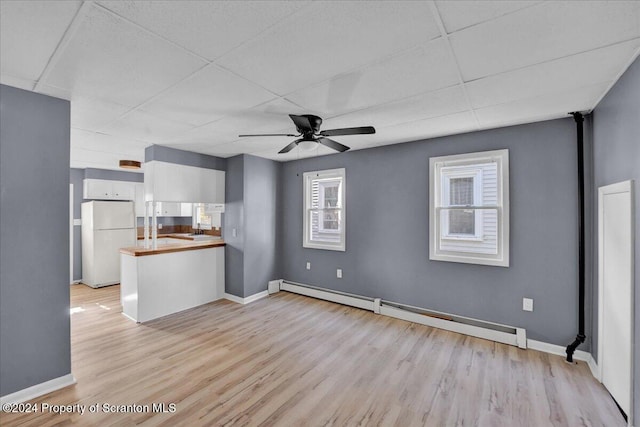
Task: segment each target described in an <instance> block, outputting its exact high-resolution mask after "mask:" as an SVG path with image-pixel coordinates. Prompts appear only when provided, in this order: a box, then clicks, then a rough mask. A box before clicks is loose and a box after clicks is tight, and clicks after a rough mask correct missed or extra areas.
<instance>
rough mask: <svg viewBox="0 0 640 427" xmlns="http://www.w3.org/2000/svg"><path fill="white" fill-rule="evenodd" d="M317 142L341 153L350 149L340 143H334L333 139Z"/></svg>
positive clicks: (320, 139)
mask: <svg viewBox="0 0 640 427" xmlns="http://www.w3.org/2000/svg"><path fill="white" fill-rule="evenodd" d="M317 141H318V142H319V143H320V144H322V145H326V146H327V147H329V148H333V149H334V150H336V151H339V152H341V153H342V152H344V151H347V150H348V149H349V147H347V146H346V145H342V144H340V143H339V142H336V141H334V140H333V139H329V138H318V139H317Z"/></svg>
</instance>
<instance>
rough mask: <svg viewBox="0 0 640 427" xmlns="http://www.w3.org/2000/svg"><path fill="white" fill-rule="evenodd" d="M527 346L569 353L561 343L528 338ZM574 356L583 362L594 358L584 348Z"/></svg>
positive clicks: (550, 352) (558, 354)
mask: <svg viewBox="0 0 640 427" xmlns="http://www.w3.org/2000/svg"><path fill="white" fill-rule="evenodd" d="M527 347H528V348H530V349H531V350H538V351H542V352H544V353H549V354H555V355H557V356H563V357H566V356H567V353H566V349H567V348H566V347H563V346H561V345H556V344H549V343H547V342H542V341H536V340H531V339H528V340H527ZM573 358H574V359H575V360H579V361H581V362H587V363H589V360H592V359H593V357H591V353H588V352H586V351H583V350H576V351H575V352H574V353H573Z"/></svg>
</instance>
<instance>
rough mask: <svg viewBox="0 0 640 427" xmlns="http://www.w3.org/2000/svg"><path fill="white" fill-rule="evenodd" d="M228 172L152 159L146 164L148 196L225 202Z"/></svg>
mask: <svg viewBox="0 0 640 427" xmlns="http://www.w3.org/2000/svg"><path fill="white" fill-rule="evenodd" d="M224 180H225V172H224V171H219V170H215V169H205V168H198V167H194V166H185V165H178V164H175V163H166V162H160V161H157V160H153V161H150V162H147V163H146V164H145V170H144V186H145V200H147V201H160V202H188V203H196V202H199V203H224Z"/></svg>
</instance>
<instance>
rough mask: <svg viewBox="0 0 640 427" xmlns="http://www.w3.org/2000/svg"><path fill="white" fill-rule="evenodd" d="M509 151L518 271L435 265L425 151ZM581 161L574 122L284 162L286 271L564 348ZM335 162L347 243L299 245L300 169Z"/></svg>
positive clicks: (571, 301) (570, 323)
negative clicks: (529, 307)
mask: <svg viewBox="0 0 640 427" xmlns="http://www.w3.org/2000/svg"><path fill="white" fill-rule="evenodd" d="M342 142H344V143H346V144H348V137H345V138H344V140H343V141H342ZM502 148H508V149H509V156H510V160H509V161H510V187H511V189H510V190H511V191H510V198H511V218H510V220H511V224H510V226H511V236H510V244H511V248H510V251H511V266H510V267H509V268H502V267H491V266H480V265H471V264H459V263H449V262H442V261H430V260H429V251H428V247H429V230H428V206H427V201H428V194H429V193H428V189H429V177H428V166H429V157H432V156H443V155H450V154H459V153H466V152H474V151H484V150H495V149H502ZM576 163H577V161H576V149H575V125H574V122H573V120H572V119H570V118H568V119H561V120H554V121H547V122H540V123H534V124H529V125H522V126H514V127H507V128H501V129H494V130H488V131H482V132H474V133H468V134H463V135H455V136H449V137H443V138H437V139H431V140H426V141H420V142H414V143H407V144H398V145H391V146H385V147H380V148H373V149H368V150H361V151H350V152H346V153H343V154H337V155H329V156H322V157H318V158H312V159H304V160H299V161H293V162H287V163H285V164H284V165H283V166H282V171H281V187H280V190H281V192H282V194H281V198H282V206H281V215H280V223H279V227H278V229H279V240H280V244H281V248H282V249H281V251H280V253H281V258H282V266H281V273H282V278H284V279H289V280H293V281H298V282H302V283H307V284H311V285H318V286H322V287H326V288H330V289H336V290H341V291H345V292H351V293H355V294H360V295H366V296H372V297H381V298H383V299H387V300H391V301H395V302H400V303H405V304H411V305H415V306H420V307H424V308H429V309H434V310H440V311H445V312H449V313H454V314H459V315H464V316H470V317H474V318H478V319H484V320H488V321H493V322H499V323H505V324H508V325H513V326H519V327H524V328H526V329H527V332H528V337H529V338H532V339H535V340H540V341H544V342H549V343H553V344H558V345H562V346H565V345H566V344H568V343H569V342H570V341H572V340H573V338H574V337H575V335H576V332H577V261H576V260H577V233H576V215H577V194H576V189H577V166H576ZM339 167H344V168H346V194H347V200H346V219H347V234H346V247H347V250H346V252H336V251H327V250H318V249H304V248H303V247H302V188H303V187H302V173H303V172H306V171H312V170H322V169H332V168H339ZM307 261H309V262H311V270H306V269H305V263H306V262H307ZM337 268H341V269H342V270H343V278H342V279H337V278H336V269H337ZM523 297H529V298H533V299H534V308H535V311H534V312H525V311H522V298H523ZM587 335H590V331H587ZM586 347H588V343H587V345H585V346H584V347H583V348H586Z"/></svg>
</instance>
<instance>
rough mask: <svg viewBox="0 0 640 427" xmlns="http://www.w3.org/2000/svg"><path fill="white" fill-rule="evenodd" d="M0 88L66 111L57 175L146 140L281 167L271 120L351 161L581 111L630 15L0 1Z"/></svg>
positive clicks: (594, 99)
mask: <svg viewBox="0 0 640 427" xmlns="http://www.w3.org/2000/svg"><path fill="white" fill-rule="evenodd" d="M0 41H1V45H0V66H1V70H0V71H1V78H0V81H1V82H2V83H3V84H7V85H11V86H15V87H19V88H23V89H28V90H32V91H36V92H40V93H43V94H47V95H52V96H56V97H60V98H65V99H69V100H70V101H71V127H72V131H71V165H72V166H73V167H99V168H107V169H116V168H117V161H118V159H121V158H128V159H136V160H144V148H145V147H146V146H148V145H151V144H161V145H166V146H170V147H174V148H179V149H184V150H190V151H195V152H200V153H205V154H211V155H216V156H221V157H229V156H233V155H236V154H239V153H250V154H253V155H256V156H261V157H265V158H269V159H275V160H282V161H286V160H292V159H297V158H303V157H308V156H317V155H325V154H331V153H334V152H333V151H332V150H329V149H326V148H324V147H320V148H319V149H317V150H312V151H301V150H300V149H294V150H293V151H291V152H290V153H288V154H285V155H282V154H277V153H278V151H279V150H280V149H281V148H282V147H284V146H285V145H287V144H288V143H289V142H290V141H291V140H292V139H293V138H287V137H264V138H242V139H241V138H238V134H241V133H264V132H267V133H282V132H285V133H295V127H294V125H293V123H292V122H291V121H290V120H289V118H288V116H287V114H305V113H310V114H316V115H319V116H321V117H323V118H324V124H323V126H322V128H323V129H330V128H338V127H352V126H367V125H371V126H375V128H376V130H377V133H376V134H375V135H357V136H342V137H335V139H336V140H338V141H339V142H341V143H343V144H346V145H348V146H350V147H351V148H352V149H364V148H369V147H374V146H380V145H387V144H396V143H401V142H407V141H414V140H418V139H423V138H432V137H437V136H443V135H451V134H457V133H463V132H469V131H474V130H480V129H489V128H495V127H501V126H509V125H515V124H520V123H530V122H536V121H541V120H547V119H553V118H559V117H566V115H567V113H568V112H569V111H589V110H591V109H593V108H594V107H595V106H596V105H597V103H598V102H599V101H600V99H602V97H603V96H604V95H605V94H606V93H607V91H608V90H609V89H610V88H611V86H612V85H613V84H614V83H615V81H616V80H617V79H618V78H619V77H620V75H621V74H622V73H623V72H624V70H625V69H626V68H627V67H628V66H629V65H630V63H631V62H632V61H633V60H634V59H635V58H636V57H637V56H638V54H639V51H640V1H610V2H607V1H405V2H403V1H339V2H338V1H320V0H318V1H96V2H91V1H85V2H82V1H51V0H49V1H5V0H3V1H1V2H0Z"/></svg>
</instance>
